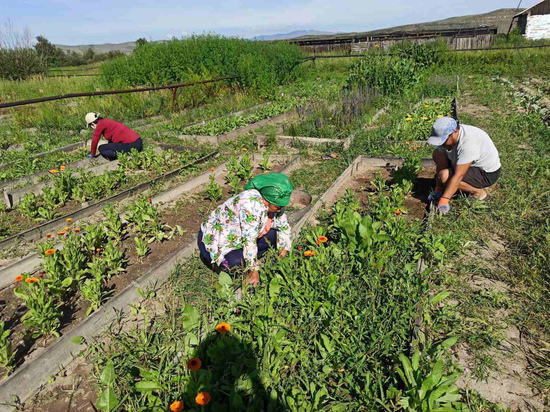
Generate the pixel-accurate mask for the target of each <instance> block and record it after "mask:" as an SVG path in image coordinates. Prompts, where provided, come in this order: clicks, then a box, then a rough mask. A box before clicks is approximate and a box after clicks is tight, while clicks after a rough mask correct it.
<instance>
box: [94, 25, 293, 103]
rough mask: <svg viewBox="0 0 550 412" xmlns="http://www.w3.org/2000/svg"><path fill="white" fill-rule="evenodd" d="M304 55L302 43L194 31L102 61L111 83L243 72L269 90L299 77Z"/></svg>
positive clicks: (243, 78) (244, 81) (246, 80)
mask: <svg viewBox="0 0 550 412" xmlns="http://www.w3.org/2000/svg"><path fill="white" fill-rule="evenodd" d="M301 58H302V51H301V50H300V48H299V47H298V46H295V45H290V44H287V43H283V42H281V43H264V42H254V41H250V40H244V39H230V38H224V37H221V36H217V35H201V36H193V37H190V38H187V39H184V40H177V39H174V40H171V41H168V42H165V43H145V44H142V45H140V47H138V48H137V49H136V50H135V51H134V52H133V53H132V54H131V55H130V56H125V57H120V58H118V59H115V60H112V61H110V62H107V63H104V64H103V65H102V66H101V73H102V74H103V78H104V82H105V83H106V84H107V85H108V86H110V87H126V86H138V85H154V86H157V85H165V84H170V83H182V82H189V81H196V80H197V78H199V79H210V78H216V77H224V76H239V80H238V83H239V84H240V85H242V86H244V87H250V88H254V89H255V90H257V91H258V92H259V93H261V94H267V93H269V91H270V90H271V89H272V88H273V87H274V86H277V85H280V84H283V83H286V82H288V81H290V80H292V79H294V78H295V76H296V72H297V67H298V64H299V62H300V61H301Z"/></svg>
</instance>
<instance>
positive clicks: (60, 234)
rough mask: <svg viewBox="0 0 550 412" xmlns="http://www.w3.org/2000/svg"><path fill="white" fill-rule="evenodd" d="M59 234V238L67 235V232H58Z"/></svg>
mask: <svg viewBox="0 0 550 412" xmlns="http://www.w3.org/2000/svg"><path fill="white" fill-rule="evenodd" d="M57 234H58V235H59V236H63V235H64V234H65V232H64V231H61V232H57Z"/></svg>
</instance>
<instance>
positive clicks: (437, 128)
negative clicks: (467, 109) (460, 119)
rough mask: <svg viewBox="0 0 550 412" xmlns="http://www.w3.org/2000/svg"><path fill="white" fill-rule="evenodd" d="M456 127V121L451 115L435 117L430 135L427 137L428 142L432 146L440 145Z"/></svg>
mask: <svg viewBox="0 0 550 412" xmlns="http://www.w3.org/2000/svg"><path fill="white" fill-rule="evenodd" d="M457 127H458V123H457V122H456V120H455V119H453V118H452V117H441V118H439V119H437V120H436V121H435V122H434V124H433V128H432V135H431V136H430V138H429V139H428V144H431V145H432V146H441V145H442V144H443V143H445V141H446V140H447V139H448V137H449V135H450V134H451V133H452V132H454V131H455V130H456V128H457Z"/></svg>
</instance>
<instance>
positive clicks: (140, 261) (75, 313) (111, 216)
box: [0, 154, 295, 399]
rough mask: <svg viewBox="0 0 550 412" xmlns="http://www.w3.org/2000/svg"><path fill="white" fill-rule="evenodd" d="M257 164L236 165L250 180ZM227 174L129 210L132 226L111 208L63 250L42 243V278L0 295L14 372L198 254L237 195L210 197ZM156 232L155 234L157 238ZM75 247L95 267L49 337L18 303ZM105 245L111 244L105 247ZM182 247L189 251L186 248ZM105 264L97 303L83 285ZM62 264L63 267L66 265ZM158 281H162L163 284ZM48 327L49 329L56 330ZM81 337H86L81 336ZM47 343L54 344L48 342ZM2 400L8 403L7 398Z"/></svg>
mask: <svg viewBox="0 0 550 412" xmlns="http://www.w3.org/2000/svg"><path fill="white" fill-rule="evenodd" d="M243 159H244V161H243ZM255 159H256V160H255ZM259 159H260V158H258V157H251V156H248V155H246V154H245V155H243V156H242V157H241V160H240V161H238V163H239V164H240V165H245V166H246V165H249V166H246V167H251V169H247V170H248V172H247V173H250V175H251V176H252V175H255V174H258V173H262V171H263V169H262V168H261V167H259V166H257V164H258V160H259ZM289 159H290V157H275V158H272V159H271V162H272V164H271V166H270V170H271V171H279V170H282V169H283V168H284V166H285V164H287V160H289ZM261 160H262V161H264V163H263V165H262V166H263V168H265V167H266V166H267V164H266V163H265V158H263V157H262V158H261ZM254 164H256V166H254ZM293 164H295V160H294V161H292V162H290V165H291V166H292V165H293ZM224 170H226V169H225V168H224V167H219V168H218V170H214V171H213V173H211V174H210V173H209V174H208V176H211V177H212V179H206V180H209V181H210V184H208V185H205V184H203V185H202V186H197V184H195V187H194V188H193V189H192V190H191V191H188V192H186V193H185V197H182V196H179V200H177V201H176V198H175V197H174V195H175V194H176V192H177V191H176V190H172V191H171V192H172V193H171V194H170V195H169V194H168V193H165V194H163V195H160V196H157V197H156V199H154V200H153V199H150V200H147V199H144V198H142V199H139V200H137V201H136V202H135V204H134V205H131V206H129V207H128V210H127V212H126V214H125V220H126V221H128V223H127V225H126V226H122V221H121V220H120V217H119V216H118V214H117V213H116V212H115V211H114V209H113V208H112V207H111V208H107V210H106V211H104V215H105V217H106V218H107V220H106V221H104V222H101V223H98V224H95V226H84V229H85V230H84V231H83V232H82V233H83V234H82V235H80V230H79V229H78V228H74V227H68V228H67V229H68V230H67V233H69V234H68V235H66V236H64V241H63V242H64V247H63V249H57V248H54V242H51V241H48V240H47V241H46V242H45V243H43V244H42V249H43V250H44V249H45V248H47V247H49V248H50V249H46V250H45V251H43V252H42V253H41V257H42V260H43V263H42V265H41V268H40V270H41V272H38V273H37V274H36V277H34V276H30V275H29V274H24V275H23V276H22V279H20V278H18V279H17V281H18V288H16V289H15V291H16V296H14V295H13V292H14V290H13V288H12V287H10V288H7V289H4V290H3V291H2V292H0V295H1V301H3V302H4V307H3V308H2V320H4V321H6V325H7V327H10V328H11V330H12V339H13V340H14V342H18V347H19V351H18V352H17V354H16V356H15V358H14V363H13V364H14V366H16V367H18V366H21V365H27V363H26V362H29V361H30V360H32V359H33V358H34V357H36V358H37V360H39V359H40V358H42V359H43V358H44V356H41V355H40V354H41V352H42V351H46V352H45V354H47V353H48V351H49V349H42V348H44V347H48V348H49V347H50V346H49V345H50V344H51V343H53V339H52V337H55V336H56V335H57V334H62V335H67V334H72V335H74V333H72V332H71V331H72V330H73V328H75V326H76V325H77V324H78V323H79V322H80V321H81V320H82V319H84V317H85V316H86V315H88V314H89V313H92V312H93V311H95V310H97V309H99V307H100V306H99V305H101V304H102V303H103V301H105V300H107V299H109V298H112V296H114V295H117V294H118V293H119V292H120V291H121V290H128V288H134V289H135V287H133V286H131V283H133V282H134V281H136V280H137V279H139V278H140V277H141V275H142V273H144V272H146V273H148V274H151V273H153V272H154V273H155V276H156V277H157V278H158V277H159V276H160V275H161V274H160V273H157V270H156V269H155V268H156V267H157V266H159V262H160V265H161V266H162V268H163V270H164V273H166V270H167V269H168V268H167V267H166V265H165V260H166V257H173V256H180V255H181V254H182V253H183V252H182V251H184V252H185V254H188V253H189V252H190V251H191V252H192V250H194V248H195V245H194V242H193V241H192V239H194V235H195V234H196V232H197V231H198V226H199V224H198V222H200V221H201V220H202V219H203V218H204V217H205V216H206V215H207V213H209V211H210V210H212V208H214V207H215V206H216V205H217V204H218V203H220V201H221V200H222V199H223V198H224V197H227V196H229V193H230V191H231V190H233V189H232V188H231V187H229V185H228V184H224V185H223V187H221V185H220V189H221V192H219V194H220V195H221V196H223V197H222V198H219V199H217V200H216V201H213V200H212V199H211V196H212V192H211V191H210V186H212V184H213V183H212V182H215V183H216V181H219V182H220V183H223V182H224V181H226V180H227V181H230V179H229V177H228V176H224V175H223V174H222V173H220V172H223V171H224ZM287 170H288V168H287ZM230 174H231V172H229V175H230ZM247 178H248V176H247ZM195 180H196V181H197V183H201V182H204V181H205V179H204V177H203V176H201V177H199V178H197V179H195ZM218 184H219V183H218ZM180 195H181V193H180ZM207 197H210V199H207ZM163 200H172V202H170V203H167V204H164V205H163V209H164V210H163V211H162V212H159V211H158V210H159V209H158V208H157V207H156V206H154V205H153V203H154V202H159V201H163ZM144 214H145V215H147V216H152V217H153V222H152V223H151V221H149V220H147V221H143V220H141V221H140V219H141V218H140V216H142V217H143V215H144ZM98 225H102V226H103V227H104V228H105V229H106V233H105V232H103V230H102V229H100V232H102V241H99V240H98V239H97V237H98V236H100V235H99V232H97V230H96V229H95V228H94V227H97V226H98ZM159 225H160V226H159ZM154 227H156V228H157V229H155V230H154V231H151V230H150V229H153V228H154ZM125 230H128V234H125V233H124V231H125ZM155 231H156V233H154V232H155ZM144 232H145V233H147V234H148V235H147V236H146V237H148V236H152V240H150V241H149V242H143V244H142V245H140V243H141V242H138V241H137V240H135V239H136V238H135V236H140V233H141V235H143V234H144ZM92 238H94V239H95V242H92V243H93V244H90V243H89V242H91V241H92ZM138 238H139V237H138ZM78 239H81V243H78V242H79V241H78ZM158 240H160V241H158ZM157 241H158V242H157ZM75 242H77V244H81V247H82V248H84V249H83V250H82V255H83V256H87V254H88V253H91V255H90V257H89V259H90V262H91V265H90V266H89V267H90V268H89V269H88V270H86V271H84V272H83V273H82V276H83V279H81V281H80V283H79V285H80V286H77V287H79V288H80V289H79V290H77V291H75V292H73V293H72V294H71V289H70V287H68V286H67V285H68V282H65V287H64V289H65V293H66V295H64V298H63V300H62V302H63V303H62V306H61V307H60V308H61V309H62V312H63V314H62V317H58V320H57V321H56V322H55V323H54V324H53V326H55V328H54V329H55V330H54V329H52V330H50V331H49V332H46V329H47V328H48V326H46V325H45V324H42V326H38V325H37V324H36V323H34V324H32V325H31V323H29V322H30V321H29V319H28V315H27V317H23V319H22V316H25V307H24V306H21V304H22V301H21V300H20V299H18V297H19V298H21V297H22V295H23V294H24V293H26V292H29V293H30V292H32V291H36V290H35V288H37V287H40V288H42V287H43V286H41V284H42V283H44V284H46V285H47V284H48V283H47V282H49V281H52V275H51V270H52V269H53V268H54V267H52V262H59V261H58V260H57V259H58V255H59V256H62V257H60V258H59V259H61V261H62V262H65V264H66V263H67V256H68V255H69V254H71V250H72V254H73V257H74V252H75V245H74V243H75ZM98 242H99V243H98ZM104 242H107V246H106V247H105V243H104ZM189 242H190V243H189ZM134 244H135V245H134ZM182 244H183V245H185V246H183V247H182ZM113 245H114V246H113ZM97 246H102V247H97ZM136 246H137V247H136ZM114 248H115V249H117V250H118V254H117V256H118V258H117V259H115V260H116V262H114V261H113V253H114ZM50 250H51V251H53V252H51V254H50V253H49V251H50ZM90 251H91V252H90ZM52 259H54V260H52ZM123 259H124V261H126V264H124V263H123ZM101 261H104V263H105V264H106V268H107V269H109V270H110V271H114V272H113V273H111V272H109V275H108V276H105V277H104V279H103V281H104V283H103V284H102V286H101V290H102V292H101V294H98V295H97V296H96V298H97V299H95V300H94V299H90V297H91V295H90V294H89V291H87V290H86V289H85V288H82V283H84V284H85V285H86V284H87V283H89V280H85V279H90V278H89V277H87V276H89V272H92V271H94V270H98V269H97V267H96V266H98V265H99V262H101ZM172 263H174V262H172ZM61 264H62V265H63V263H61ZM73 264H74V262H73ZM113 265H114V266H113ZM58 269H59V268H58ZM75 269H76V268H75ZM74 273H75V271H74V270H73V271H71V274H70V275H69V276H74V275H73V274H74ZM27 279H31V281H30V282H29V283H27V284H26V285H25V282H27ZM65 279H67V278H65ZM92 279H94V277H92ZM158 279H159V280H160V278H158ZM57 280H59V279H57ZM138 282H139V281H138ZM54 283H55V282H54ZM36 285H40V286H36ZM23 286H24V287H23ZM46 289H47V291H46V293H47V296H49V297H50V298H51V297H52V296H55V290H54V289H52V288H51V287H48V286H46ZM29 299H30V296H27V298H26V299H25V301H26V302H27V307H29V308H30V307H33V306H32V305H30V300H29ZM117 300H120V299H119V297H114V298H112V301H117ZM110 302H111V301H110ZM126 303H127V302H126V300H124V305H125V304H126ZM58 309H59V308H58ZM120 309H122V308H120ZM26 313H29V312H26ZM50 315H51V313H50ZM32 316H37V314H36V313H34V314H33V315H32ZM112 316H115V314H114V313H113V314H112ZM112 316H111V318H112ZM96 318H97V316H96ZM42 320H45V319H42ZM50 320H51V319H50ZM46 323H47V322H46ZM49 325H50V326H49V327H50V328H51V327H52V325H51V324H49ZM88 327H89V326H88ZM45 328H46V329H45ZM76 328H77V329H79V328H81V327H80V326H76ZM31 331H34V334H32V335H31V333H30V332H31ZM80 332H82V331H81V330H80ZM95 332H97V330H95ZM75 333H76V332H75ZM39 337H40V338H41V340H40V342H38V341H37V339H38V338H39ZM47 338H50V339H49V340H46V339H47ZM42 339H44V340H42ZM52 348H57V349H52V350H54V353H55V350H59V344H58V343H55V344H54V345H53V346H52ZM62 356H64V357H65V358H66V359H68V360H70V358H71V356H70V354H69V351H68V350H65V351H64V353H63V354H62ZM48 359H49V358H48ZM22 369H23V372H22V373H23V375H24V374H25V373H27V372H24V370H26V369H27V368H26V366H23V368H22ZM55 370H56V368H53V369H52V372H55ZM50 373H51V372H50ZM16 375H17V374H16ZM19 376H21V375H19ZM47 377H48V375H47V374H46V375H44V378H45V379H47ZM10 379H11V378H10ZM8 382H9V381H8ZM33 386H34V388H36V387H37V385H36V384H34V385H33ZM25 390H29V388H27V389H23V392H25ZM0 392H1V393H3V394H6V393H7V392H5V391H4V387H3V386H2V387H0ZM2 398H3V399H7V398H5V397H4V396H3V395H2Z"/></svg>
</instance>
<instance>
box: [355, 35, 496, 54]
mask: <svg viewBox="0 0 550 412" xmlns="http://www.w3.org/2000/svg"><path fill="white" fill-rule="evenodd" d="M438 39H442V40H444V41H445V42H446V43H447V45H448V46H449V47H450V48H452V49H454V50H464V49H466V50H469V49H482V48H488V47H491V46H492V44H493V40H494V35H493V34H480V35H474V36H467V37H404V38H399V39H395V38H394V39H380V40H368V41H361V42H358V43H352V44H351V51H352V52H354V53H364V52H366V51H368V50H371V49H374V48H380V49H389V48H390V47H391V46H393V45H394V44H397V43H402V42H404V41H407V42H412V43H415V44H424V43H429V42H433V41H436V40H438Z"/></svg>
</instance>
